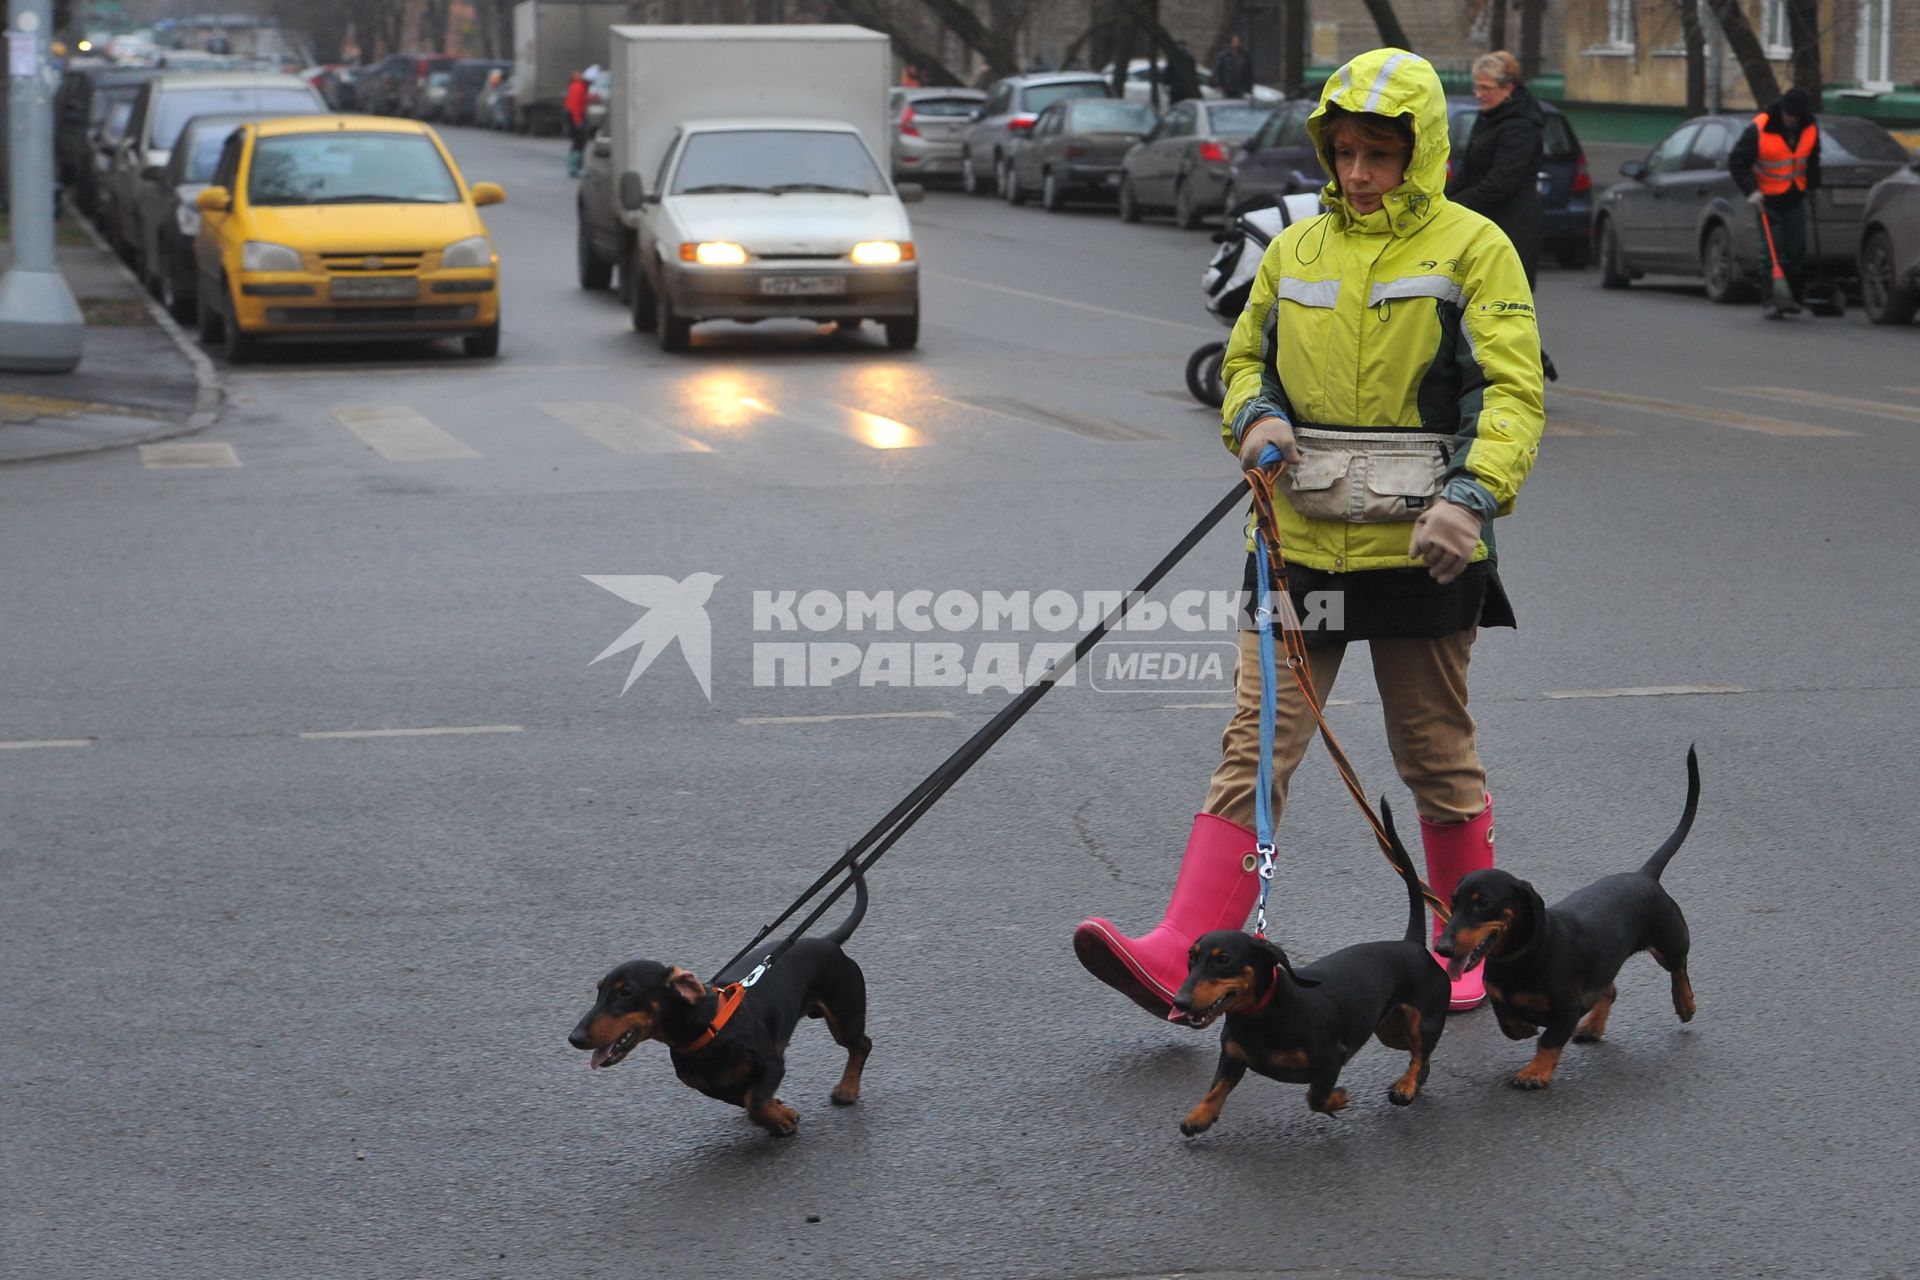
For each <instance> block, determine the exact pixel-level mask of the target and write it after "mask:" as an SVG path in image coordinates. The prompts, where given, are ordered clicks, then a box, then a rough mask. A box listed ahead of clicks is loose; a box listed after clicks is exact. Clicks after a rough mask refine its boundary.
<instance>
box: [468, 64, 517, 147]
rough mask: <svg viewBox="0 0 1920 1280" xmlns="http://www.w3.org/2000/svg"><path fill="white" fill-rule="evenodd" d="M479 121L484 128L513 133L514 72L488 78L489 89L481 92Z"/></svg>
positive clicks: (478, 109) (500, 72) (497, 74)
mask: <svg viewBox="0 0 1920 1280" xmlns="http://www.w3.org/2000/svg"><path fill="white" fill-rule="evenodd" d="M476 111H477V112H478V114H479V119H478V120H476V121H475V123H476V124H479V125H480V126H481V127H483V128H487V129H494V130H498V131H500V132H502V133H506V132H511V131H512V129H513V118H514V80H513V72H512V70H506V71H498V72H495V73H493V74H492V75H489V76H488V77H487V87H486V88H485V89H482V90H481V91H480V105H479V106H478V107H477V108H476Z"/></svg>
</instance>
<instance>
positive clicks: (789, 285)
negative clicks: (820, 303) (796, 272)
mask: <svg viewBox="0 0 1920 1280" xmlns="http://www.w3.org/2000/svg"><path fill="white" fill-rule="evenodd" d="M846 291H847V278H846V277H845V276H767V277H766V278H765V279H763V280H761V281H760V292H761V293H770V294H774V295H776V296H778V297H782V298H802V297H805V298H811V297H818V296H820V295H822V294H829V293H845V292H846Z"/></svg>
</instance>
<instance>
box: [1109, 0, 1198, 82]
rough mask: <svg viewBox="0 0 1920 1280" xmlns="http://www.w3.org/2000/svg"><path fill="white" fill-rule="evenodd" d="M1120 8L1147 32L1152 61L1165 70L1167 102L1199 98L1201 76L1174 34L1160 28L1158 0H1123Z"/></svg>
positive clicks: (1117, 64) (1190, 55)
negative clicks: (1162, 66)
mask: <svg viewBox="0 0 1920 1280" xmlns="http://www.w3.org/2000/svg"><path fill="white" fill-rule="evenodd" d="M1121 7H1122V8H1123V9H1124V10H1125V11H1126V14H1127V16H1128V17H1129V18H1131V19H1132V20H1133V23H1134V25H1135V26H1137V27H1138V28H1139V29H1140V30H1141V31H1143V32H1145V33H1146V37H1147V43H1148V45H1149V47H1150V48H1151V50H1152V51H1153V61H1154V62H1155V63H1156V64H1161V65H1164V66H1165V68H1166V85H1167V101H1168V102H1169V103H1174V102H1182V101H1185V100H1186V99H1188V98H1197V97H1199V96H1200V76H1199V74H1198V72H1196V71H1195V70H1194V66H1193V55H1192V54H1190V53H1188V52H1187V51H1186V48H1185V47H1184V46H1183V45H1181V43H1180V42H1179V41H1178V40H1176V39H1175V38H1174V36H1173V33H1172V32H1170V31H1168V30H1167V29H1166V28H1165V27H1163V26H1161V25H1160V15H1159V12H1158V10H1159V8H1160V3H1159V0H1121ZM1115 65H1116V67H1118V66H1120V65H1121V64H1119V63H1116V64H1115ZM1123 74H1124V72H1123ZM1156 79H1157V77H1156Z"/></svg>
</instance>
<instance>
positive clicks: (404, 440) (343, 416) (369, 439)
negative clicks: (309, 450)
mask: <svg viewBox="0 0 1920 1280" xmlns="http://www.w3.org/2000/svg"><path fill="white" fill-rule="evenodd" d="M331 412H332V413H333V416H334V418H335V420H336V421H338V422H339V423H340V425H341V426H343V427H345V428H346V429H347V430H349V431H351V432H353V434H354V435H356V436H359V437H360V440H361V443H363V444H365V445H366V446H367V448H369V449H371V450H373V451H374V452H375V453H377V454H379V455H380V456H381V457H383V458H385V459H386V460H387V461H389V462H432V461H436V460H439V459H443V458H477V457H479V456H480V455H479V454H478V453H475V452H474V451H473V450H472V449H469V448H467V446H466V445H464V444H462V443H460V441H458V440H457V439H455V438H454V437H453V436H451V435H449V434H448V433H447V432H445V431H443V430H441V429H440V428H439V427H437V426H435V425H434V424H433V423H432V422H429V421H428V420H427V419H426V418H423V417H421V416H420V415H419V414H418V413H416V412H414V411H413V410H412V409H407V408H403V407H400V406H398V405H392V406H375V407H360V406H354V405H335V406H334V407H333V409H332V410H331Z"/></svg>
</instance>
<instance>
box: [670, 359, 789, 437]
mask: <svg viewBox="0 0 1920 1280" xmlns="http://www.w3.org/2000/svg"><path fill="white" fill-rule="evenodd" d="M684 385H685V390H684V391H683V392H682V397H683V398H684V399H685V401H686V403H687V405H688V407H689V408H690V409H691V410H692V411H693V414H694V416H695V418H696V420H697V421H699V422H701V423H702V424H704V425H705V426H707V427H708V428H710V429H712V430H714V431H720V432H725V433H727V434H729V435H744V434H746V433H747V432H749V431H751V430H753V427H754V423H755V422H756V420H758V419H760V418H764V417H768V416H770V415H772V414H773V413H774V412H776V410H775V409H774V407H773V406H772V405H770V404H768V403H767V402H766V401H765V400H762V399H761V398H760V397H759V396H757V395H755V394H753V393H754V391H756V390H757V388H756V387H754V386H753V385H752V384H751V383H750V382H748V381H747V379H745V378H743V377H741V376H740V375H739V374H737V373H731V372H728V371H726V370H724V369H717V370H715V371H713V372H712V373H702V374H699V375H697V376H696V377H694V378H691V379H689V380H688V381H687V383H686V384H684Z"/></svg>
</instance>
